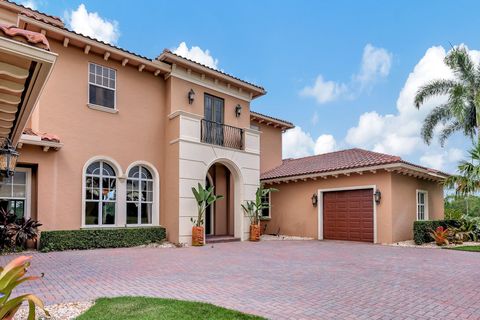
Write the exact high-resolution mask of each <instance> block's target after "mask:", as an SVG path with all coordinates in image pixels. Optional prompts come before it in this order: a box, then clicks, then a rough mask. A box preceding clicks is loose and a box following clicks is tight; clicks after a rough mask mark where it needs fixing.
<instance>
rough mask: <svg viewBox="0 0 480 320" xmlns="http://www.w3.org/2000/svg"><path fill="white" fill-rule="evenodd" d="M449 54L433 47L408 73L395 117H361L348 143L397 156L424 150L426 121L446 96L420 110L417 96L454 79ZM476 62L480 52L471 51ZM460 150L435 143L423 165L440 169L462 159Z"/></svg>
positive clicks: (441, 48) (370, 115) (353, 128)
mask: <svg viewBox="0 0 480 320" xmlns="http://www.w3.org/2000/svg"><path fill="white" fill-rule="evenodd" d="M446 54H447V52H446V50H445V49H444V48H443V47H440V46H438V47H431V48H429V49H428V50H427V51H426V52H425V55H424V56H423V57H422V59H420V61H419V62H418V63H417V65H416V66H415V68H414V69H413V71H412V72H411V73H410V74H409V76H408V78H407V80H406V82H405V85H404V86H403V88H402V90H401V91H400V94H399V96H398V99H397V103H396V107H397V112H396V113H395V114H385V115H381V114H378V113H377V112H375V111H372V112H366V113H364V114H362V115H361V116H360V118H359V120H358V124H357V125H356V126H355V127H352V128H350V129H349V130H348V133H347V135H346V138H345V141H346V142H347V143H348V144H350V145H352V146H358V147H362V148H366V149H371V150H374V151H378V152H384V153H390V154H394V155H398V156H407V155H412V154H413V153H414V152H417V151H422V149H425V144H424V143H423V141H422V138H421V136H420V131H421V127H422V124H423V120H424V119H425V117H426V115H427V114H428V113H429V112H430V111H431V110H432V109H433V108H434V107H436V106H437V105H439V104H441V103H443V102H444V101H446V99H447V98H446V97H434V98H431V99H429V100H428V101H426V102H425V103H424V104H423V105H422V106H421V107H420V109H419V110H418V109H416V108H415V106H414V103H413V101H414V97H415V94H416V92H417V90H418V89H419V87H420V86H422V85H424V84H425V83H427V82H428V81H431V80H433V79H438V78H452V77H453V74H452V72H451V70H450V69H449V68H448V67H447V66H446V65H445V64H444V58H445V55H446ZM470 54H471V55H472V57H473V58H474V59H476V61H478V59H479V58H480V52H479V51H473V50H470ZM461 156H462V152H461V150H459V149H449V150H447V151H446V150H445V149H442V148H441V147H440V146H439V145H438V143H437V142H436V141H434V142H433V144H432V145H431V146H428V151H427V152H423V155H422V156H421V158H420V162H421V163H422V164H424V165H426V166H431V167H434V168H437V169H442V168H445V167H446V166H447V165H448V164H451V163H453V162H456V161H458V160H459V159H461Z"/></svg>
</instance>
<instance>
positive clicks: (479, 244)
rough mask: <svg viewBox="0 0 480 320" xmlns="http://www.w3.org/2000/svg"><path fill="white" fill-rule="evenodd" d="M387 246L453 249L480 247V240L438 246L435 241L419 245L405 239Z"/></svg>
mask: <svg viewBox="0 0 480 320" xmlns="http://www.w3.org/2000/svg"><path fill="white" fill-rule="evenodd" d="M386 245H388V246H393V247H408V248H427V249H443V248H445V249H455V250H461V249H459V248H461V247H462V248H465V247H480V242H474V241H471V242H464V243H462V244H449V245H446V246H438V245H437V244H436V243H435V242H427V243H422V244H420V245H418V244H415V241H414V240H407V241H400V242H395V243H391V244H386ZM465 251H473V250H465Z"/></svg>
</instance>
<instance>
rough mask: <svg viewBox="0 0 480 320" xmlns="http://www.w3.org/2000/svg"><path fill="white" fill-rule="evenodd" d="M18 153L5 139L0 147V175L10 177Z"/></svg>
mask: <svg viewBox="0 0 480 320" xmlns="http://www.w3.org/2000/svg"><path fill="white" fill-rule="evenodd" d="M18 156H19V153H18V152H17V150H15V148H14V147H13V146H12V144H11V142H10V140H9V139H6V140H5V141H4V143H3V146H2V148H1V149H0V176H2V177H6V178H10V177H11V176H13V174H14V173H15V166H16V165H17V159H18Z"/></svg>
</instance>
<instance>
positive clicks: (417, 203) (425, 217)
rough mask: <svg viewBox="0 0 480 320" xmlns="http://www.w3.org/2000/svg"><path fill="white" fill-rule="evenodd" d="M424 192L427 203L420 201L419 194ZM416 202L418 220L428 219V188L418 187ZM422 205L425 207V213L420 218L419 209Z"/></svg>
mask: <svg viewBox="0 0 480 320" xmlns="http://www.w3.org/2000/svg"><path fill="white" fill-rule="evenodd" d="M420 193H422V194H423V195H424V197H423V199H424V201H425V203H423V204H420V203H419V202H418V198H419V197H418V195H419V194H420ZM415 204H416V208H417V209H416V211H417V216H416V218H417V221H421V220H428V219H429V218H428V191H427V190H421V189H417V190H416V192H415ZM420 205H423V208H424V211H423V212H424V213H423V219H420V217H419V214H420V211H419V210H418V209H419V206H420Z"/></svg>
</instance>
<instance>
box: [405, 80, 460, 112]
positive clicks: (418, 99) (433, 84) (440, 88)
mask: <svg viewBox="0 0 480 320" xmlns="http://www.w3.org/2000/svg"><path fill="white" fill-rule="evenodd" d="M457 85H459V84H458V83H457V82H456V81H455V80H447V79H437V80H433V81H430V82H429V83H427V84H426V85H424V86H422V87H420V89H418V91H417V94H416V95H415V100H414V103H415V107H417V108H420V106H421V105H422V104H423V103H424V102H425V100H427V99H428V98H431V97H434V96H439V95H445V94H448V93H449V92H450V90H452V88H454V87H455V86H457Z"/></svg>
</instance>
